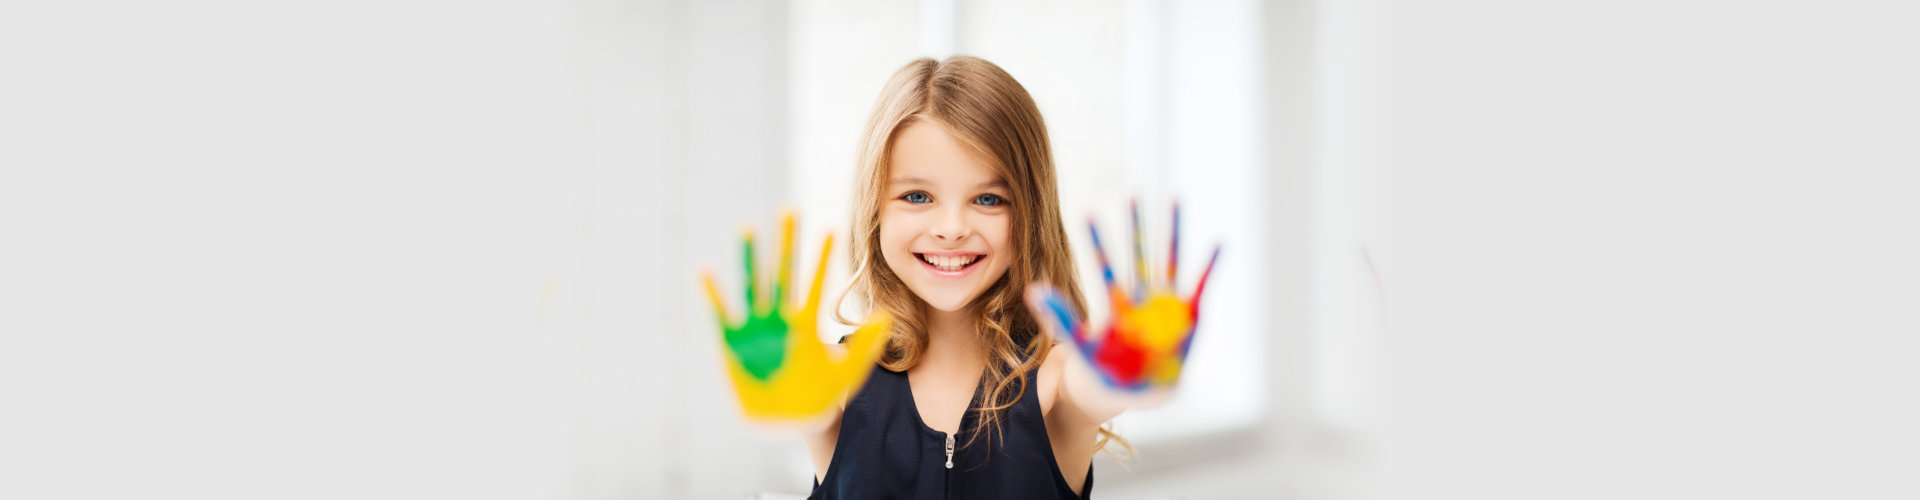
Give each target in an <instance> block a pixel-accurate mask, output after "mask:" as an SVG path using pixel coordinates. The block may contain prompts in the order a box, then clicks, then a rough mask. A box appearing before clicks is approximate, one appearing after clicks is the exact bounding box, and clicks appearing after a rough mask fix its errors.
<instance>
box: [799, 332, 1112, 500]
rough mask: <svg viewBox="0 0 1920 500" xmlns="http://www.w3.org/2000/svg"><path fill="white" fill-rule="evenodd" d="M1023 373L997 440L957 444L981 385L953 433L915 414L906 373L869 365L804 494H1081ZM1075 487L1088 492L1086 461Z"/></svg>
mask: <svg viewBox="0 0 1920 500" xmlns="http://www.w3.org/2000/svg"><path fill="white" fill-rule="evenodd" d="M1035 371H1038V370H1035ZM1025 377H1026V380H1027V389H1026V390H1025V391H1022V393H1021V395H1020V400H1019V401H1017V402H1015V403H1014V404H1013V406H1012V407H1011V408H1008V409H1007V413H1006V414H1005V416H1004V417H1003V418H1002V419H1001V420H1000V430H1001V434H999V435H998V436H996V437H998V438H1000V439H996V440H995V441H997V442H996V443H993V445H992V446H989V444H988V443H987V440H986V438H984V437H983V438H981V440H980V441H977V442H974V443H973V444H972V445H970V446H965V447H962V446H963V445H966V443H967V439H969V438H971V437H973V434H974V431H975V429H974V426H975V425H976V420H977V418H976V416H975V411H974V409H975V408H977V407H978V406H979V404H980V393H979V390H980V389H978V388H976V389H974V391H975V392H974V395H973V402H972V403H970V404H968V406H967V413H966V415H965V416H964V417H962V418H961V419H960V433H959V434H955V435H953V436H948V435H947V434H946V433H944V432H940V431H936V430H933V429H932V428H930V427H927V424H926V423H925V422H923V421H921V420H920V411H919V410H918V409H917V408H916V407H915V406H914V403H913V391H912V390H911V389H910V388H909V387H908V385H907V374H906V373H896V372H893V371H889V370H887V369H885V368H881V367H880V366H878V365H875V366H874V368H873V375H872V376H870V377H868V378H867V385H866V387H865V388H863V389H861V390H860V392H859V393H857V394H855V395H854V396H853V399H852V400H849V401H848V402H847V408H846V411H845V413H844V414H843V415H842V416H841V417H840V440H839V442H838V443H837V444H835V445H834V450H833V460H832V461H831V462H828V465H827V473H826V475H825V477H823V478H821V480H820V481H819V482H816V483H814V487H813V495H812V496H810V497H808V498H813V499H869V498H912V499H922V498H1083V496H1082V495H1075V494H1074V493H1073V490H1072V489H1071V488H1070V487H1068V486H1067V480H1066V478H1064V477H1061V476H1060V465H1059V464H1058V463H1057V462H1056V461H1054V458H1053V446H1052V444H1051V442H1050V441H1048V440H1047V424H1046V421H1045V420H1044V419H1042V418H1041V415H1040V397H1039V395H1038V393H1039V392H1040V391H1039V383H1038V382H1037V381H1036V380H1035V379H1034V377H1033V372H1028V373H1027V374H1026V375H1025ZM949 439H951V441H949ZM949 442H951V443H952V447H953V452H952V453H951V454H949V452H948V451H947V450H948V443H949ZM989 448H991V449H989ZM949 457H951V458H949ZM1080 491H1082V492H1085V494H1086V495H1091V494H1092V493H1093V466H1092V465H1091V464H1089V465H1088V466H1087V480H1086V483H1085V484H1084V485H1083V486H1082V488H1081V490H1080Z"/></svg>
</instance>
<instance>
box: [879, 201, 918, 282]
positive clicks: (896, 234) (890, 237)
mask: <svg viewBox="0 0 1920 500" xmlns="http://www.w3.org/2000/svg"><path fill="white" fill-rule="evenodd" d="M906 222H907V221H904V220H901V219H900V218H899V217H895V216H889V215H888V214H887V212H885V211H882V212H880V256H881V257H883V258H885V259H886V261H887V265H888V266H890V267H893V268H894V269H895V270H896V271H897V270H899V268H900V267H899V266H902V265H905V264H906V259H910V258H912V257H913V256H911V255H907V250H906V248H907V243H910V242H912V240H913V238H912V235H913V233H912V232H911V229H910V228H908V227H906Z"/></svg>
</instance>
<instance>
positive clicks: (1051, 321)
mask: <svg viewBox="0 0 1920 500" xmlns="http://www.w3.org/2000/svg"><path fill="white" fill-rule="evenodd" d="M1026 302H1027V312H1028V313H1029V314H1031V315H1032V316H1033V320H1034V322H1037V323H1039V324H1040V328H1041V329H1042V330H1046V331H1047V332H1048V334H1050V335H1053V336H1054V338H1059V339H1065V340H1068V341H1071V342H1073V344H1074V345H1075V346H1076V347H1078V348H1079V349H1080V350H1081V352H1083V353H1084V352H1088V351H1090V350H1091V349H1090V347H1089V346H1088V344H1087V342H1088V340H1087V332H1086V323H1085V322H1083V321H1081V320H1080V313H1079V311H1077V310H1076V308H1075V307H1074V306H1073V303H1072V302H1070V301H1068V299H1067V296H1066V295H1065V294H1062V293H1060V290H1059V289H1056V288H1054V287H1053V285H1052V284H1049V283H1047V282H1044V281H1042V282H1035V283H1033V284H1031V285H1027V294H1026Z"/></svg>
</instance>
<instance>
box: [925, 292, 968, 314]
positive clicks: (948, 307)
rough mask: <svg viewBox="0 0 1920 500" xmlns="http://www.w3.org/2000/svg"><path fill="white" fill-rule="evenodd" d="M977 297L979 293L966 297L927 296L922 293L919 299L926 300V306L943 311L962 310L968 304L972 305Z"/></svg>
mask: <svg viewBox="0 0 1920 500" xmlns="http://www.w3.org/2000/svg"><path fill="white" fill-rule="evenodd" d="M978 298H980V296H979V295H971V296H967V297H927V296H926V295H924V294H922V295H920V301H921V302H926V303H927V307H931V308H934V309H938V310H941V311H945V312H960V311H964V310H966V309H967V307H968V306H971V305H973V301H974V299H978Z"/></svg>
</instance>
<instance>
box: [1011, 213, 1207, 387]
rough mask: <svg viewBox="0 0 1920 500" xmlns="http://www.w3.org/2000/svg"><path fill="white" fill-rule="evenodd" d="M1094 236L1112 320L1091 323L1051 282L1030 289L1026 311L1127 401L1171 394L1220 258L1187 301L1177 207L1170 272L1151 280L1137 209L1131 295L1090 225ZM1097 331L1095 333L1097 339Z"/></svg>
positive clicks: (1201, 275) (1134, 217)
mask: <svg viewBox="0 0 1920 500" xmlns="http://www.w3.org/2000/svg"><path fill="white" fill-rule="evenodd" d="M1087 229H1088V230H1089V231H1091V232H1092V233H1093V251H1094V253H1095V254H1096V255H1098V256H1099V259H1100V272H1101V275H1102V277H1104V278H1105V281H1106V288H1107V298H1108V301H1109V302H1110V303H1111V304H1112V311H1113V314H1112V316H1113V318H1112V321H1110V322H1108V323H1107V324H1105V325H1089V324H1088V323H1087V322H1086V321H1085V320H1084V319H1083V318H1082V317H1081V316H1080V311H1078V310H1075V307H1074V306H1073V302H1072V301H1071V300H1069V299H1068V298H1067V297H1066V296H1065V295H1063V294H1061V293H1060V291H1059V290H1058V289H1055V288H1054V287H1053V286H1052V285H1051V284H1048V283H1044V282H1040V283H1034V284H1033V285H1031V286H1029V287H1028V289H1027V307H1028V310H1030V311H1033V314H1034V316H1035V319H1036V320H1037V321H1039V322H1040V324H1041V325H1042V326H1043V327H1045V328H1047V329H1048V330H1050V331H1052V332H1053V333H1054V335H1056V336H1058V337H1061V338H1063V339H1065V340H1067V341H1070V342H1071V343H1072V344H1073V345H1074V346H1075V347H1077V348H1078V350H1079V352H1080V354H1081V356H1083V359H1084V360H1085V361H1086V365H1087V367H1088V368H1090V369H1092V371H1093V372H1094V373H1096V374H1097V375H1098V376H1099V377H1098V378H1099V379H1100V381H1101V382H1104V385H1105V386H1106V387H1107V388H1109V389H1112V390H1113V391H1115V392H1118V393H1120V395H1122V396H1128V395H1144V394H1146V393H1153V392H1159V391H1160V390H1162V389H1171V388H1172V387H1173V385H1174V383H1176V382H1177V381H1178V380H1179V378H1180V369H1181V367H1182V366H1184V364H1185V362H1186V358H1187V347H1188V346H1189V345H1191V344H1192V343H1193V332H1194V328H1195V327H1196V326H1198V324H1199V321H1200V294H1201V293H1202V292H1204V291H1205V290H1206V288H1207V276H1209V275H1211V274H1213V263H1214V262H1215V261H1217V260H1219V258H1220V248H1219V247H1218V246H1216V247H1214V249H1213V254H1212V256H1211V257H1209V258H1208V259H1207V267H1206V269H1205V270H1203V271H1201V273H1200V281H1199V283H1198V284H1196V285H1194V289H1193V295H1192V296H1191V297H1182V296H1180V295H1179V293H1178V292H1177V291H1176V290H1175V287H1176V286H1178V281H1177V280H1176V278H1178V276H1179V275H1178V270H1179V262H1180V206H1179V205H1178V204H1175V205H1174V207H1173V232H1172V236H1171V238H1170V239H1171V240H1172V243H1171V245H1169V246H1170V250H1169V251H1168V254H1167V268H1166V274H1165V275H1164V276H1162V278H1164V279H1162V280H1158V281H1156V280H1154V279H1153V278H1154V277H1153V276H1151V273H1149V272H1148V270H1147V267H1148V266H1147V260H1146V251H1145V250H1146V248H1145V246H1144V245H1143V244H1142V242H1141V239H1142V236H1141V234H1140V206H1139V204H1138V203H1135V204H1134V206H1133V255H1134V258H1133V264H1134V283H1133V287H1132V288H1133V289H1132V290H1126V289H1125V287H1124V286H1122V285H1120V284H1116V283H1115V282H1114V278H1113V266H1112V265H1110V264H1109V263H1108V262H1107V253H1106V250H1105V249H1103V248H1102V246H1101V244H1100V229H1099V227H1097V226H1096V225H1095V224H1094V223H1093V222H1092V221H1088V223H1087ZM1095 332H1098V333H1097V334H1095Z"/></svg>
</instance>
